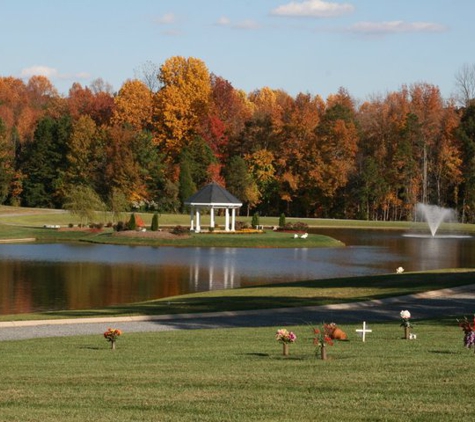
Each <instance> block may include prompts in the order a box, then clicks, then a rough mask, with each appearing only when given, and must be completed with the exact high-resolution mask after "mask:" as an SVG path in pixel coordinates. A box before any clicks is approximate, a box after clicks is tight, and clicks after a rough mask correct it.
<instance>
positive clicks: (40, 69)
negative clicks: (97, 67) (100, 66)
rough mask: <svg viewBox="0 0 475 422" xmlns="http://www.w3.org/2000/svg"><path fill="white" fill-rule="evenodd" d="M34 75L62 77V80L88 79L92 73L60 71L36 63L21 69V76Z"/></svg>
mask: <svg viewBox="0 0 475 422" xmlns="http://www.w3.org/2000/svg"><path fill="white" fill-rule="evenodd" d="M32 76H44V77H46V78H48V79H51V80H54V79H62V80H73V79H74V80H76V79H88V78H90V77H91V75H90V74H89V73H87V72H78V73H72V74H69V73H60V72H58V70H57V69H55V68H54V67H48V66H41V65H34V66H31V67H27V68H24V69H22V70H21V72H20V77H21V78H31V77H32Z"/></svg>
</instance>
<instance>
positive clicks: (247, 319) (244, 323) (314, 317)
mask: <svg viewBox="0 0 475 422" xmlns="http://www.w3.org/2000/svg"><path fill="white" fill-rule="evenodd" d="M403 309H408V310H410V312H411V314H412V317H413V319H414V320H417V319H425V318H434V317H444V316H453V317H454V319H455V318H456V317H461V316H463V315H467V316H470V315H473V314H474V313H475V285H470V286H462V287H455V288H452V289H443V290H435V291H431V292H424V293H418V294H415V295H408V296H399V297H394V298H389V299H382V300H371V301H368V302H355V303H347V304H336V305H326V306H309V307H303V308H282V309H266V310H256V311H237V312H216V313H202V314H181V315H162V316H152V317H143V316H140V317H115V318H82V319H62V320H49V321H19V322H0V341H5V340H23V339H29V338H40V337H63V336H73V335H86V334H98V333H102V332H104V331H105V330H106V329H107V328H108V327H109V326H112V327H114V328H120V329H121V330H123V331H124V332H149V331H170V330H183V329H184V330H191V329H202V328H234V327H260V326H262V327H263V326H286V325H300V324H305V323H310V324H318V323H320V322H322V321H326V322H330V321H334V322H337V323H338V324H340V325H341V324H344V323H351V322H362V321H367V322H376V321H399V312H400V311H401V310H403Z"/></svg>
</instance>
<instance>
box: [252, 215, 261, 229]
mask: <svg viewBox="0 0 475 422" xmlns="http://www.w3.org/2000/svg"><path fill="white" fill-rule="evenodd" d="M258 225H259V213H258V212H256V213H254V214H253V216H252V221H251V226H252V227H253V228H257V226H258Z"/></svg>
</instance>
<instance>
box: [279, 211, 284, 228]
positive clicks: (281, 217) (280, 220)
mask: <svg viewBox="0 0 475 422" xmlns="http://www.w3.org/2000/svg"><path fill="white" fill-rule="evenodd" d="M279 227H281V228H284V227H285V214H284V213H282V214H280V217H279Z"/></svg>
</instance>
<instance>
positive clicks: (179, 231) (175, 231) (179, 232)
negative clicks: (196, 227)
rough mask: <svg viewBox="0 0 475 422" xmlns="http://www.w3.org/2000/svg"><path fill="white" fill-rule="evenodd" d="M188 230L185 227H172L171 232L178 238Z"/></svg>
mask: <svg viewBox="0 0 475 422" xmlns="http://www.w3.org/2000/svg"><path fill="white" fill-rule="evenodd" d="M188 231H189V230H188V228H187V227H183V226H175V227H173V229H172V230H171V232H172V233H173V234H176V235H178V236H180V235H183V234H187V233H188Z"/></svg>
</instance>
